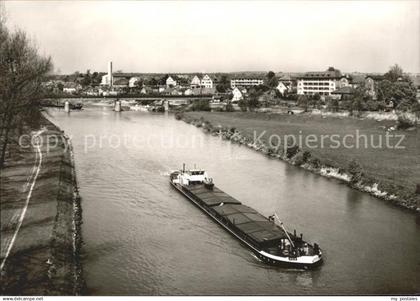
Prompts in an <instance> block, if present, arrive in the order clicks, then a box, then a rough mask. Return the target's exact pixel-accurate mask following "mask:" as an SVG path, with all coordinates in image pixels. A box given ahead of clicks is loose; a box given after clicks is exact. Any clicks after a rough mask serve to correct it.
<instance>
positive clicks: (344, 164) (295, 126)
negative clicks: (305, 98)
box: [185, 112, 420, 203]
mask: <svg viewBox="0 0 420 301" xmlns="http://www.w3.org/2000/svg"><path fill="white" fill-rule="evenodd" d="M185 118H186V119H200V118H203V120H205V121H208V122H210V123H211V125H212V126H213V127H218V126H221V127H228V128H235V129H236V130H238V131H240V133H241V135H242V136H245V137H247V138H248V139H251V141H254V140H255V138H258V137H260V136H261V134H263V133H264V135H263V136H262V137H261V139H260V140H261V141H263V142H264V143H267V142H268V139H269V137H270V135H278V136H280V137H284V136H285V135H294V136H295V137H296V139H302V141H305V139H306V137H308V135H315V136H316V137H317V139H318V142H317V143H310V144H309V146H308V145H305V143H303V144H302V149H303V150H308V151H309V152H310V153H311V155H312V157H315V158H318V159H319V160H320V163H321V165H325V166H331V167H335V168H338V169H340V170H342V171H348V168H349V163H350V162H351V161H352V160H353V159H354V160H356V161H357V162H358V163H359V164H360V165H361V167H362V170H363V178H364V181H365V182H370V183H378V184H379V186H378V188H379V189H380V190H383V191H387V192H389V193H393V194H397V196H398V198H399V199H411V203H413V202H414V203H415V200H414V199H413V198H418V196H415V189H416V185H417V184H419V183H420V168H419V166H420V132H419V130H418V128H417V129H413V130H410V131H399V130H394V131H390V132H388V135H390V137H391V138H389V142H390V143H389V145H391V146H392V147H387V146H386V143H385V141H386V135H387V129H389V128H390V127H392V126H395V121H380V122H379V121H375V120H367V119H365V120H361V119H356V118H335V117H327V118H325V117H321V116H311V115H280V114H265V113H252V112H236V113H215V112H214V113H211V112H188V113H185ZM357 133H358V134H357ZM349 134H350V135H353V137H347V138H345V145H346V146H349V145H350V146H353V147H345V145H343V144H342V143H341V145H340V146H339V147H336V146H337V144H336V143H334V142H332V140H330V139H325V140H324V142H323V144H324V145H323V147H322V146H321V142H320V140H321V138H320V137H321V136H322V135H324V136H325V135H329V136H331V135H338V137H340V141H341V142H343V138H344V137H345V136H346V135H349ZM357 135H359V138H357V137H358V136H357ZM364 135H366V137H367V142H368V143H367V145H365V140H364V138H360V136H364ZM391 135H392V136H391ZM396 135H402V138H400V136H396ZM299 137H301V138H299ZM380 139H382V147H380V148H379V147H378V145H379V142H380ZM401 139H403V140H402V141H401V143H399V145H398V148H397V143H398V142H399V141H400V140H401ZM273 140H274V141H277V140H276V139H273ZM357 140H359V147H357ZM370 141H372V143H371V142H370ZM314 144H316V147H312V146H314ZM401 147H403V148H401Z"/></svg>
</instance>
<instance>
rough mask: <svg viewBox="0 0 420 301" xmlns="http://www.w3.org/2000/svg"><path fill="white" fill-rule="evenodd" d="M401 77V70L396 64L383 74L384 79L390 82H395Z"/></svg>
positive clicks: (402, 73)
mask: <svg viewBox="0 0 420 301" xmlns="http://www.w3.org/2000/svg"><path fill="white" fill-rule="evenodd" d="M403 75H404V72H403V69H402V68H401V67H400V66H399V65H398V64H395V65H394V66H391V67H390V68H389V71H388V72H387V73H385V74H384V77H385V78H386V79H387V80H389V81H391V82H395V81H397V80H398V79H399V78H402V77H403Z"/></svg>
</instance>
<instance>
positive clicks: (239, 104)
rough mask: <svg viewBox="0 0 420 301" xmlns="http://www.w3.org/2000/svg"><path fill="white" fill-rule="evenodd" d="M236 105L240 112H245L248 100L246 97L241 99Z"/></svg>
mask: <svg viewBox="0 0 420 301" xmlns="http://www.w3.org/2000/svg"><path fill="white" fill-rule="evenodd" d="M238 106H239V108H241V111H242V112H246V111H247V110H248V101H246V99H241V100H240V101H239V102H238Z"/></svg>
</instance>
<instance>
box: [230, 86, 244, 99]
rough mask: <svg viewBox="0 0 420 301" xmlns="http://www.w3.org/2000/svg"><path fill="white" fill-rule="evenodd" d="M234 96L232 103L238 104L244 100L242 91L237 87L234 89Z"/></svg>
mask: <svg viewBox="0 0 420 301" xmlns="http://www.w3.org/2000/svg"><path fill="white" fill-rule="evenodd" d="M232 94H233V97H232V102H238V101H240V100H241V99H244V97H243V95H242V92H241V90H239V89H238V88H237V87H236V88H235V89H233V91H232Z"/></svg>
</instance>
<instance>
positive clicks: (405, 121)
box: [397, 115, 416, 130]
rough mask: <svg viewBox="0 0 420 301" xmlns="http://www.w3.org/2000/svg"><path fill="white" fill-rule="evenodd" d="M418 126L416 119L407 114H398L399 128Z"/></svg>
mask: <svg viewBox="0 0 420 301" xmlns="http://www.w3.org/2000/svg"><path fill="white" fill-rule="evenodd" d="M415 126H416V121H415V120H413V119H410V118H409V117H407V116H406V115H400V116H398V120H397V129H399V130H406V129H408V128H411V127H415Z"/></svg>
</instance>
